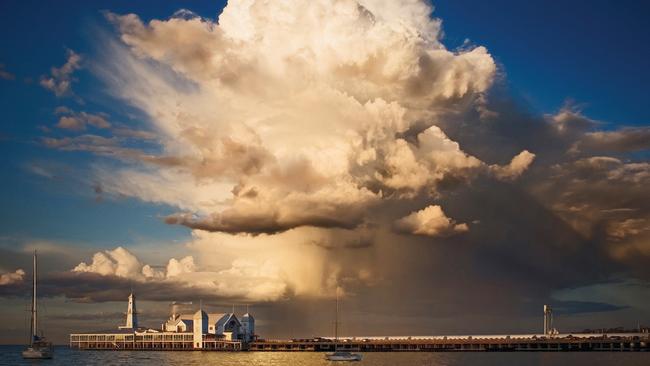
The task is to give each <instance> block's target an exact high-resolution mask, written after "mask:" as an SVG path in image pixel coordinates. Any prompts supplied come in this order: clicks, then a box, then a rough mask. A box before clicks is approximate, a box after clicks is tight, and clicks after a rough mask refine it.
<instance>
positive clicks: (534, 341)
mask: <svg viewBox="0 0 650 366" xmlns="http://www.w3.org/2000/svg"><path fill="white" fill-rule="evenodd" d="M334 346H335V342H334V341H333V340H332V339H331V338H313V339H291V340H256V341H254V342H250V343H245V342H240V341H228V340H224V339H220V338H215V337H213V336H204V338H203V340H202V345H201V347H200V348H198V347H196V344H195V340H194V338H193V334H192V333H168V332H160V333H144V334H139V333H126V332H125V333H122V334H119V333H118V334H115V333H113V334H110V333H96V334H71V335H70V347H71V348H75V349H82V350H115V351H120V350H128V351H133V350H139V351H193V350H201V351H230V352H233V351H234V352H237V351H253V352H332V351H334ZM336 348H337V349H338V350H346V351H354V352H515V351H524V352H562V351H570V352H587V351H610V352H644V351H650V334H649V333H621V334H606V335H604V334H576V335H558V336H553V337H544V336H541V337H538V336H534V335H533V336H530V335H512V336H462V337H460V336H456V337H454V336H437V337H383V338H382V337H368V338H358V337H351V338H343V339H340V340H339V342H338V345H337V347H336Z"/></svg>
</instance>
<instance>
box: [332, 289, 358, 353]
mask: <svg viewBox="0 0 650 366" xmlns="http://www.w3.org/2000/svg"><path fill="white" fill-rule="evenodd" d="M338 344H339V288H338V287H337V288H336V321H335V322H334V353H328V354H326V355H325V359H327V360H328V361H361V359H362V358H363V356H361V354H360V353H352V352H349V351H339V350H338Z"/></svg>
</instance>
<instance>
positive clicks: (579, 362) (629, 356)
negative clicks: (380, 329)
mask: <svg viewBox="0 0 650 366" xmlns="http://www.w3.org/2000/svg"><path fill="white" fill-rule="evenodd" d="M21 351H22V346H0V365H37V364H38V365H48V366H49V365H52V366H54V365H57V366H58V365H66V366H67V365H183V366H191V365H233V366H238V365H241V366H255V365H278V366H279V365H282V366H288V365H296V366H303V365H304V366H313V365H354V366H357V365H358V366H362V365H378V366H400V365H432V366H453V365H476V366H483V365H485V366H502V365H526V366H528V365H531V366H535V365H549V366H550V365H553V366H557V365H575V366H587V365H589V366H599V365H650V352H639V353H630V352H627V353H625V352H624V353H613V352H611V353H610V352H607V353H605V352H604V353H595V352H588V353H579V352H576V353H528V352H517V353H483V352H481V353H397V352H393V353H365V354H364V355H363V356H364V357H363V361H361V362H354V363H342V362H336V363H334V362H328V361H326V360H325V359H324V356H325V354H324V353H313V352H304V353H288V352H242V353H219V352H153V351H152V352H150V351H141V352H126V351H119V352H115V351H77V350H71V349H68V348H67V347H57V349H56V351H55V355H54V359H53V360H42V361H25V360H23V359H22V358H21V356H20V352H21Z"/></svg>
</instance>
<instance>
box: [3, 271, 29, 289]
mask: <svg viewBox="0 0 650 366" xmlns="http://www.w3.org/2000/svg"><path fill="white" fill-rule="evenodd" d="M24 277H25V271H23V270H22V269H17V270H16V271H15V272H7V273H2V274H0V286H3V285H13V284H14V283H18V282H22V281H23V278H24Z"/></svg>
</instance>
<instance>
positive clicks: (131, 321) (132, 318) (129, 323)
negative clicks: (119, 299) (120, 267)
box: [119, 292, 138, 329]
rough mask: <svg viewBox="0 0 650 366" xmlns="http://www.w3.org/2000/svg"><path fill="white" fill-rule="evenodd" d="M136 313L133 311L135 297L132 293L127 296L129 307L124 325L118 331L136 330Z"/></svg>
mask: <svg viewBox="0 0 650 366" xmlns="http://www.w3.org/2000/svg"><path fill="white" fill-rule="evenodd" d="M137 328H138V312H137V311H136V310H135V296H134V295H133V292H132V293H131V294H130V295H129V307H128V309H127V310H126V325H123V326H120V327H119V329H137Z"/></svg>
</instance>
